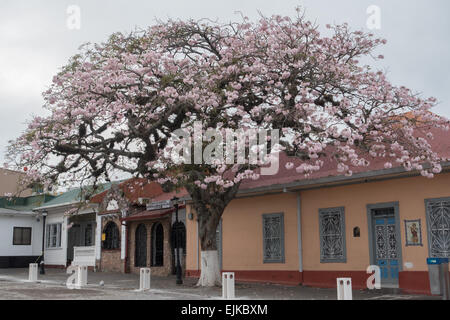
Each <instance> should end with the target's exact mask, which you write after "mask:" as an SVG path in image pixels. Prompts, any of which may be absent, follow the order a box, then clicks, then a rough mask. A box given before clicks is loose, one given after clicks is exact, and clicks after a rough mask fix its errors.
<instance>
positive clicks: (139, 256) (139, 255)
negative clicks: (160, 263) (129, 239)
mask: <svg viewBox="0 0 450 320" xmlns="http://www.w3.org/2000/svg"><path fill="white" fill-rule="evenodd" d="M134 266H135V267H146V266H147V228H146V227H145V225H144V224H142V223H141V224H139V225H138V227H137V228H136V234H135V262H134Z"/></svg>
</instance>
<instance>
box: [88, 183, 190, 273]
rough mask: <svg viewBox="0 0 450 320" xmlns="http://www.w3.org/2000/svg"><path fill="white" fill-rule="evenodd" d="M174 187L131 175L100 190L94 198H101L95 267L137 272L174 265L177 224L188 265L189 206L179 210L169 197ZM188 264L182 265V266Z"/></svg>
mask: <svg viewBox="0 0 450 320" xmlns="http://www.w3.org/2000/svg"><path fill="white" fill-rule="evenodd" d="M174 195H176V194H175V193H173V194H172V193H164V192H163V190H162V188H161V186H160V185H159V184H157V183H148V182H147V181H145V179H131V180H128V181H126V182H123V183H120V184H117V185H115V186H113V187H112V188H111V189H110V190H109V191H107V192H104V193H100V194H98V195H96V196H95V197H94V198H92V200H91V202H94V203H99V204H100V207H99V208H100V209H99V213H98V215H97V225H98V226H101V227H99V229H98V234H101V239H100V241H99V243H101V245H99V246H98V250H97V256H96V259H97V267H98V269H99V270H102V271H112V272H123V273H129V272H130V273H136V274H137V273H139V270H140V268H143V267H150V268H151V269H152V274H153V275H159V276H167V275H169V274H172V273H174V271H175V267H174V266H175V254H176V252H175V251H174V247H175V246H174V240H173V239H174V234H173V233H174V230H175V229H176V228H174V226H177V225H178V226H179V227H181V229H182V230H183V231H182V232H181V235H180V247H181V248H183V246H184V250H181V251H180V258H181V259H180V260H181V263H182V264H183V266H185V261H186V260H185V243H186V240H185V239H186V236H185V234H186V231H185V230H186V229H185V227H184V226H185V223H184V219H185V216H186V214H185V208H184V206H180V207H179V209H178V217H179V221H178V224H176V214H177V211H176V209H175V208H174V206H173V205H172V203H171V202H170V200H171V199H172V198H173V196H174ZM183 270H184V268H183Z"/></svg>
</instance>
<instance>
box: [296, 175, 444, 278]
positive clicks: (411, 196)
mask: <svg viewBox="0 0 450 320" xmlns="http://www.w3.org/2000/svg"><path fill="white" fill-rule="evenodd" d="M442 197H450V174H449V173H445V174H440V175H437V176H435V177H434V178H433V179H428V178H425V177H422V176H420V177H411V178H401V179H392V180H385V181H379V182H370V183H362V184H353V185H347V186H341V187H333V188H321V189H315V190H308V191H302V192H301V199H302V206H301V207H302V226H303V228H302V232H303V234H302V241H303V267H304V270H316V271H319V270H348V271H353V270H366V268H367V266H368V265H369V264H370V254H369V231H368V221H367V205H368V204H377V203H384V202H398V203H399V216H400V221H399V225H400V232H401V239H399V240H400V242H401V245H402V262H403V265H404V263H405V262H411V263H412V266H413V267H412V268H410V269H407V268H405V267H404V266H403V270H404V271H427V270H428V268H427V265H426V258H427V257H428V239H427V224H426V214H425V202H424V200H425V199H430V198H442ZM342 206H343V207H345V232H346V248H347V263H320V242H319V217H318V211H319V209H320V208H332V207H342ZM405 219H406V220H413V219H421V224H422V226H421V227H422V243H423V246H407V247H406V246H405V241H406V236H405V224H404V220H405ZM356 226H358V227H360V229H361V236H360V237H359V238H354V237H353V228H354V227H356ZM290 241H293V240H292V239H291V240H290Z"/></svg>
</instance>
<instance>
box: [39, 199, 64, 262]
mask: <svg viewBox="0 0 450 320" xmlns="http://www.w3.org/2000/svg"><path fill="white" fill-rule="evenodd" d="M66 211H67V208H56V209H49V210H48V215H47V220H46V221H45V224H46V225H49V224H54V223H61V247H59V248H47V247H46V248H45V254H44V262H45V264H46V265H64V266H65V265H66V263H67V217H64V213H65V212H66ZM46 229H47V228H46ZM46 232H47V230H46ZM45 239H46V243H47V235H45ZM46 245H47V244H46Z"/></svg>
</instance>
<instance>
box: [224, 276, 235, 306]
mask: <svg viewBox="0 0 450 320" xmlns="http://www.w3.org/2000/svg"><path fill="white" fill-rule="evenodd" d="M234 298H235V294H234V272H223V273H222V299H227V300H228V299H234Z"/></svg>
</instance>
